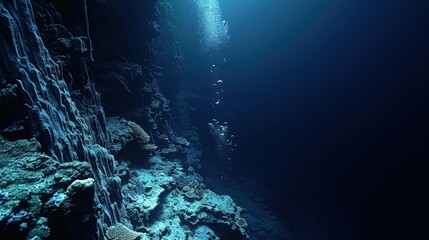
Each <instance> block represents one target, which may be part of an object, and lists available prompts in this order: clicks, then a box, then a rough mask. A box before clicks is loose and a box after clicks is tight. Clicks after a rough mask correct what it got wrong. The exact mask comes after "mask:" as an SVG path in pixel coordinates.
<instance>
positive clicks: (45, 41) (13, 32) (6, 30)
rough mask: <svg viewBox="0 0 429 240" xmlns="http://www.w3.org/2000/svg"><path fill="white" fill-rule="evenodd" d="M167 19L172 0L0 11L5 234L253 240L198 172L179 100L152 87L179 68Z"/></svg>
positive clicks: (1, 217)
mask: <svg viewBox="0 0 429 240" xmlns="http://www.w3.org/2000/svg"><path fill="white" fill-rule="evenodd" d="M70 9H75V10H76V9H78V10H76V12H74V11H70ZM134 9H142V10H141V11H143V12H140V11H139V12H135V11H131V10H134ZM173 10H174V9H173V7H172V5H171V2H170V0H159V1H133V2H127V1H125V2H124V1H86V0H85V1H71V0H66V1H53V0H52V1H51V0H16V1H2V2H0V15H1V18H0V40H1V42H2V44H1V45H0V54H1V56H2V62H0V111H1V112H2V113H3V112H7V113H9V114H8V115H7V116H6V115H2V118H1V119H0V134H1V135H0V176H1V177H0V234H1V236H7V239H111V240H127V239H129V240H132V239H138V238H140V239H219V238H221V237H222V236H223V235H225V234H228V233H231V232H232V233H235V234H237V236H240V238H243V239H245V238H247V237H248V236H247V233H246V230H245V229H244V228H241V227H240V228H239V229H234V226H235V225H238V224H237V221H239V219H241V218H242V215H243V214H244V209H242V208H240V207H238V206H237V205H236V204H235V203H234V202H233V200H232V199H231V198H230V197H228V196H225V195H218V194H216V193H214V192H213V191H211V190H210V189H208V188H207V186H206V185H205V184H204V180H203V178H202V177H201V175H199V174H198V173H197V172H196V169H197V168H200V167H201V165H200V159H201V154H202V146H201V143H200V142H199V137H198V133H197V131H196V129H195V128H194V127H193V126H192V124H191V121H190V118H189V116H188V115H187V114H188V113H187V112H186V111H185V110H184V108H182V109H181V108H180V107H177V106H179V105H181V106H183V105H184V104H185V103H183V102H182V103H181V104H179V103H178V102H179V101H178V100H177V99H176V100H175V102H176V103H173V104H172V102H171V101H170V100H174V98H173V97H172V96H171V95H169V94H164V92H163V90H165V89H162V88H161V87H160V85H159V81H160V80H162V81H170V82H173V81H175V80H176V79H175V78H174V77H171V76H170V78H167V75H164V74H163V73H165V72H167V71H168V72H170V73H171V72H174V73H180V72H181V71H182V68H183V67H184V65H183V58H182V57H181V54H180V48H179V42H178V38H177V36H176V35H175V34H177V32H176V30H177V29H176V30H175V28H174V25H173V24H172V22H171V20H172V19H173V18H174V13H173V12H174V11H173ZM131 15H132V16H131ZM111 16H115V18H112V17H111ZM133 18H135V19H139V21H142V22H147V23H148V25H147V26H146V27H142V28H141V29H140V28H139V29H138V30H136V29H135V28H134V27H133V26H134V24H129V23H128V21H131V19H133ZM90 23H91V26H92V24H94V25H95V26H96V25H97V24H100V25H101V23H102V25H103V26H109V29H108V30H106V29H105V28H97V27H91V29H90V28H89V26H90ZM133 31H137V33H136V35H137V36H139V37H137V40H130V39H128V38H127V37H125V36H124V35H125V33H126V32H133ZM169 31H171V32H169ZM170 35H171V36H173V38H174V41H172V43H173V44H172V45H170V47H172V48H169V47H162V46H161V45H162V42H161V40H160V39H162V40H163V41H164V42H167V40H166V38H167V36H170ZM159 36H162V38H159ZM174 36H176V37H174ZM140 37H141V38H142V39H140ZM133 41H136V42H133ZM143 41H144V42H146V44H141V43H142V42H143ZM124 42H127V43H130V44H124ZM136 43H137V44H136ZM124 45H125V46H124ZM128 45H129V46H133V47H135V49H133V50H132V51H130V49H127V46H128ZM162 51H165V52H162ZM135 52H137V53H138V54H135ZM136 55H137V56H136ZM167 56H170V57H171V56H174V57H173V58H169V57H167ZM163 58H164V59H163ZM160 59H161V60H162V61H160ZM168 61H173V62H174V63H173V64H167V63H168ZM159 62H164V65H165V66H160V65H159ZM169 66H170V67H169ZM171 66H174V67H172V68H171ZM100 93H101V94H100ZM170 105H172V106H173V107H174V108H176V112H177V113H178V115H179V116H180V117H179V121H178V122H176V121H175V120H174V118H173V113H172V108H171V106H170ZM186 109H187V108H186ZM107 116H109V117H107ZM142 126H144V129H146V130H147V132H146V131H145V130H144V129H143V128H142ZM136 148H138V150H140V151H138V150H136ZM216 226H220V227H216ZM132 229H134V230H132ZM219 229H221V230H219Z"/></svg>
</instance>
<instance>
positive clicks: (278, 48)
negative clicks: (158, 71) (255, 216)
mask: <svg viewBox="0 0 429 240" xmlns="http://www.w3.org/2000/svg"><path fill="white" fill-rule="evenodd" d="M221 6H222V10H223V14H224V18H225V19H227V20H228V22H229V25H230V29H231V30H230V35H231V41H230V42H229V44H228V47H227V49H224V55H225V57H226V58H227V59H228V61H227V62H226V63H224V64H223V67H222V73H221V74H222V76H223V78H224V79H225V83H226V87H225V90H226V94H227V95H226V101H225V102H226V104H227V106H226V107H225V109H227V110H225V111H231V112H232V114H231V115H228V114H226V113H225V116H226V117H228V118H229V119H228V120H229V121H230V122H231V129H232V130H233V132H234V133H235V135H237V139H238V142H237V143H238V148H237V151H236V153H235V155H234V157H233V160H232V163H231V164H232V173H233V174H235V175H241V176H246V177H247V178H251V179H253V180H255V181H258V182H260V183H262V184H264V186H265V187H266V188H267V189H269V190H270V191H271V192H272V193H273V194H274V196H276V197H275V198H274V199H271V202H272V204H271V207H272V209H273V210H274V211H277V212H278V214H279V215H281V216H282V217H283V220H284V222H286V223H288V224H289V225H290V226H291V227H292V228H294V227H297V228H298V227H299V228H301V229H303V231H304V232H308V233H311V232H315V233H319V234H316V235H315V236H314V235H313V236H312V237H310V235H311V234H308V235H307V237H305V236H303V237H302V239H428V237H429V217H428V216H429V211H428V206H427V202H429V201H428V199H427V197H426V195H427V194H428V185H427V184H428V183H429V181H428V175H429V173H428V167H427V165H428V164H427V161H428V160H429V153H428V150H429V128H428V126H427V125H428V122H429V116H428V111H429V110H428V106H429V105H428V103H429V97H428V92H427V90H428V89H429V81H428V80H429V2H428V1H405V0H403V1H399V0H392V1H344V0H331V1H323V0H300V1H298V0H290V1H286V0H265V1H261V0H222V1H221ZM184 8H186V7H185V6H184ZM186 11H192V10H187V9H183V11H182V14H183V15H180V14H178V19H179V22H180V21H181V24H179V28H180V29H181V34H182V43H183V46H182V47H183V49H182V51H183V54H184V57H185V59H186V64H187V70H185V73H184V76H185V77H184V78H185V79H186V80H184V82H183V88H184V89H185V90H187V91H193V92H197V93H198V94H200V95H202V96H210V89H209V88H208V83H209V81H207V80H206V79H205V78H207V77H208V76H207V72H206V70H207V68H206V66H205V62H204V61H205V60H204V56H202V54H201V52H200V51H199V50H198V48H197V47H196V46H198V44H199V39H198V36H195V33H193V31H195V29H194V28H193V27H189V26H192V24H195V22H194V21H195V19H189V18H187V16H188V15H187V14H186ZM190 15H191V14H190ZM194 104H195V105H196V106H197V107H198V111H199V112H198V117H196V119H194V120H195V121H196V122H197V124H198V123H199V127H200V129H202V132H203V133H202V136H203V142H206V143H209V141H210V136H209V135H208V133H206V135H204V131H206V127H205V125H206V124H207V122H208V121H209V120H210V119H211V117H213V116H212V115H213V110H212V109H211V108H210V102H209V101H207V102H205V101H203V100H199V101H197V102H196V103H194ZM207 145H209V144H206V146H207ZM205 150H206V159H209V160H206V161H217V160H216V158H215V157H211V156H212V155H211V152H210V151H211V150H210V149H207V147H206V149H205ZM210 159H211V160H210ZM220 165H221V164H220Z"/></svg>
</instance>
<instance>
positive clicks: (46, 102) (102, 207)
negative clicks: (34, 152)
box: [1, 0, 122, 238]
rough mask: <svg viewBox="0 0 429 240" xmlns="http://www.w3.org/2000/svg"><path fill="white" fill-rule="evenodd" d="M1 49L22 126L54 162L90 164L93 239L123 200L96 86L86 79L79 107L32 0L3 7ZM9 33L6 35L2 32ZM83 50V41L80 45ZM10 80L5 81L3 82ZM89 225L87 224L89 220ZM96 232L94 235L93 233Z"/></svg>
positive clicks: (116, 216) (116, 218)
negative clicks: (42, 31) (18, 98)
mask: <svg viewBox="0 0 429 240" xmlns="http://www.w3.org/2000/svg"><path fill="white" fill-rule="evenodd" d="M1 25H2V43H3V44H2V49H1V52H2V53H3V54H4V55H3V54H2V55H3V57H4V58H7V59H4V61H6V62H7V68H6V69H4V70H6V71H7V72H6V73H7V74H8V76H10V78H11V79H9V82H11V84H16V85H17V86H18V88H19V92H20V96H21V97H22V99H23V102H24V104H25V108H26V112H27V117H26V119H25V120H26V124H27V125H29V126H30V127H31V132H32V133H33V136H34V137H36V139H37V140H39V141H40V142H41V144H42V148H43V150H44V151H45V152H46V153H47V154H49V155H50V156H51V157H52V158H53V159H54V160H55V161H57V162H60V163H63V162H75V161H84V162H88V163H89V164H90V165H91V168H92V170H93V171H92V173H93V174H92V176H91V177H92V178H93V179H94V181H95V184H94V185H95V194H94V204H95V205H94V207H95V208H97V209H99V213H97V214H98V216H96V215H95V213H93V214H94V216H93V217H96V220H97V224H96V225H97V231H96V235H97V236H98V238H102V237H103V236H104V232H105V229H106V227H107V226H108V225H109V226H110V225H113V224H115V223H116V222H118V221H119V220H120V208H121V207H122V202H121V200H122V198H121V197H122V196H121V193H120V182H118V181H115V178H113V176H114V170H115V162H114V158H113V156H112V155H110V154H109V153H108V151H107V150H106V148H108V147H109V144H110V142H109V136H108V134H107V131H106V123H105V116H104V112H103V108H102V107H101V104H100V98H99V95H98V93H97V92H96V91H95V88H94V84H92V83H91V82H90V81H88V82H87V83H86V85H85V87H84V89H83V91H85V92H82V93H81V95H80V97H81V99H82V104H80V106H81V109H78V106H77V104H76V103H75V102H74V101H73V100H72V96H71V93H70V91H69V89H68V87H67V85H66V82H65V81H64V79H63V67H62V64H63V62H61V61H59V62H54V60H53V59H52V57H51V55H50V53H49V51H48V50H47V49H46V47H45V45H44V43H43V41H42V38H41V36H40V32H39V28H38V26H37V25H36V23H35V17H34V12H33V7H32V3H31V2H30V1H26V0H23V1H13V2H10V1H7V2H3V3H2V5H1ZM7 30H9V31H8V32H5V31H7ZM81 46H82V48H85V47H84V43H83V42H82V45H81ZM7 80H8V79H7ZM90 223H91V221H90ZM94 234H95V233H94Z"/></svg>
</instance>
